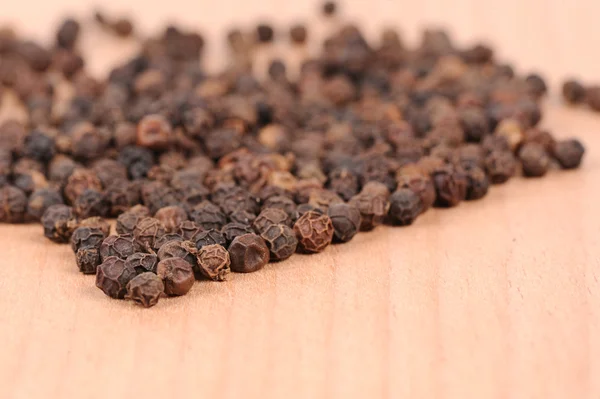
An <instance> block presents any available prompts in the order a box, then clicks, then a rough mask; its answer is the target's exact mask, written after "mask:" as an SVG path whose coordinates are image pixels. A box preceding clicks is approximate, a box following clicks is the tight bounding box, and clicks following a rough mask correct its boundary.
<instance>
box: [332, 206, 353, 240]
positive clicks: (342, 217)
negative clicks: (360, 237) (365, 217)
mask: <svg viewBox="0 0 600 399" xmlns="http://www.w3.org/2000/svg"><path fill="white" fill-rule="evenodd" d="M327 215H328V216H329V218H330V219H331V223H332V225H333V234H334V239H335V241H337V242H348V241H350V240H351V239H352V238H354V236H355V235H356V233H358V231H359V229H360V212H359V210H358V209H356V208H355V207H353V206H350V205H348V204H335V205H332V206H330V207H329V209H328V210H327Z"/></svg>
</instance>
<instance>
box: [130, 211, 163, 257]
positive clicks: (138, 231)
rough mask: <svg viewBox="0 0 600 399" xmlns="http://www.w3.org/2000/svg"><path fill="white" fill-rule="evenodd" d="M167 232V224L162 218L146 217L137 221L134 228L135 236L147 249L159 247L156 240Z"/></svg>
mask: <svg viewBox="0 0 600 399" xmlns="http://www.w3.org/2000/svg"><path fill="white" fill-rule="evenodd" d="M166 232H167V231H166V229H165V226H164V225H163V224H162V223H161V222H160V220H158V219H155V218H151V217H146V218H143V219H141V220H140V221H139V222H137V224H136V225H135V228H134V229H133V236H134V237H135V240H136V241H137V243H138V244H139V245H141V246H142V248H145V249H146V250H148V249H157V248H156V247H155V244H156V240H158V239H159V238H160V237H161V236H163V235H165V234H166Z"/></svg>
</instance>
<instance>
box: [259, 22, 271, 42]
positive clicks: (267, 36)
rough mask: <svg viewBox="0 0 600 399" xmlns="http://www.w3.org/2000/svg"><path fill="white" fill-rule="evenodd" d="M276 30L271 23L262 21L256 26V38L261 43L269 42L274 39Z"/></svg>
mask: <svg viewBox="0 0 600 399" xmlns="http://www.w3.org/2000/svg"><path fill="white" fill-rule="evenodd" d="M274 37H275V31H274V30H273V27H272V26H271V25H268V24H266V23H262V24H259V25H257V26H256V38H257V39H258V41H259V42H260V43H269V42H272V41H273V38H274Z"/></svg>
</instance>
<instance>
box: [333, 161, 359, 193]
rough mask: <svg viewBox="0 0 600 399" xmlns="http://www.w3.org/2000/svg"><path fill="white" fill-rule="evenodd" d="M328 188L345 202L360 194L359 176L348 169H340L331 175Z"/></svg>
mask: <svg viewBox="0 0 600 399" xmlns="http://www.w3.org/2000/svg"><path fill="white" fill-rule="evenodd" d="M328 187H329V189H330V190H332V191H334V192H336V193H337V194H338V195H339V196H340V197H342V198H343V199H344V200H345V201H349V200H350V198H352V197H353V196H355V195H356V194H358V176H356V174H354V173H352V172H351V171H350V169H348V168H338V169H335V170H333V171H332V172H331V173H330V174H329V183H328Z"/></svg>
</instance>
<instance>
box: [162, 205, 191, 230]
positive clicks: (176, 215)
mask: <svg viewBox="0 0 600 399" xmlns="http://www.w3.org/2000/svg"><path fill="white" fill-rule="evenodd" d="M154 217H155V218H156V219H158V220H160V221H161V222H162V224H163V225H164V226H165V229H166V230H167V232H174V231H175V229H176V228H177V226H179V225H180V224H181V223H183V222H184V221H187V218H188V216H187V212H186V211H185V209H183V208H182V207H180V206H177V205H171V206H166V207H164V208H161V209H159V210H158V212H156V214H155V215H154Z"/></svg>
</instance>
